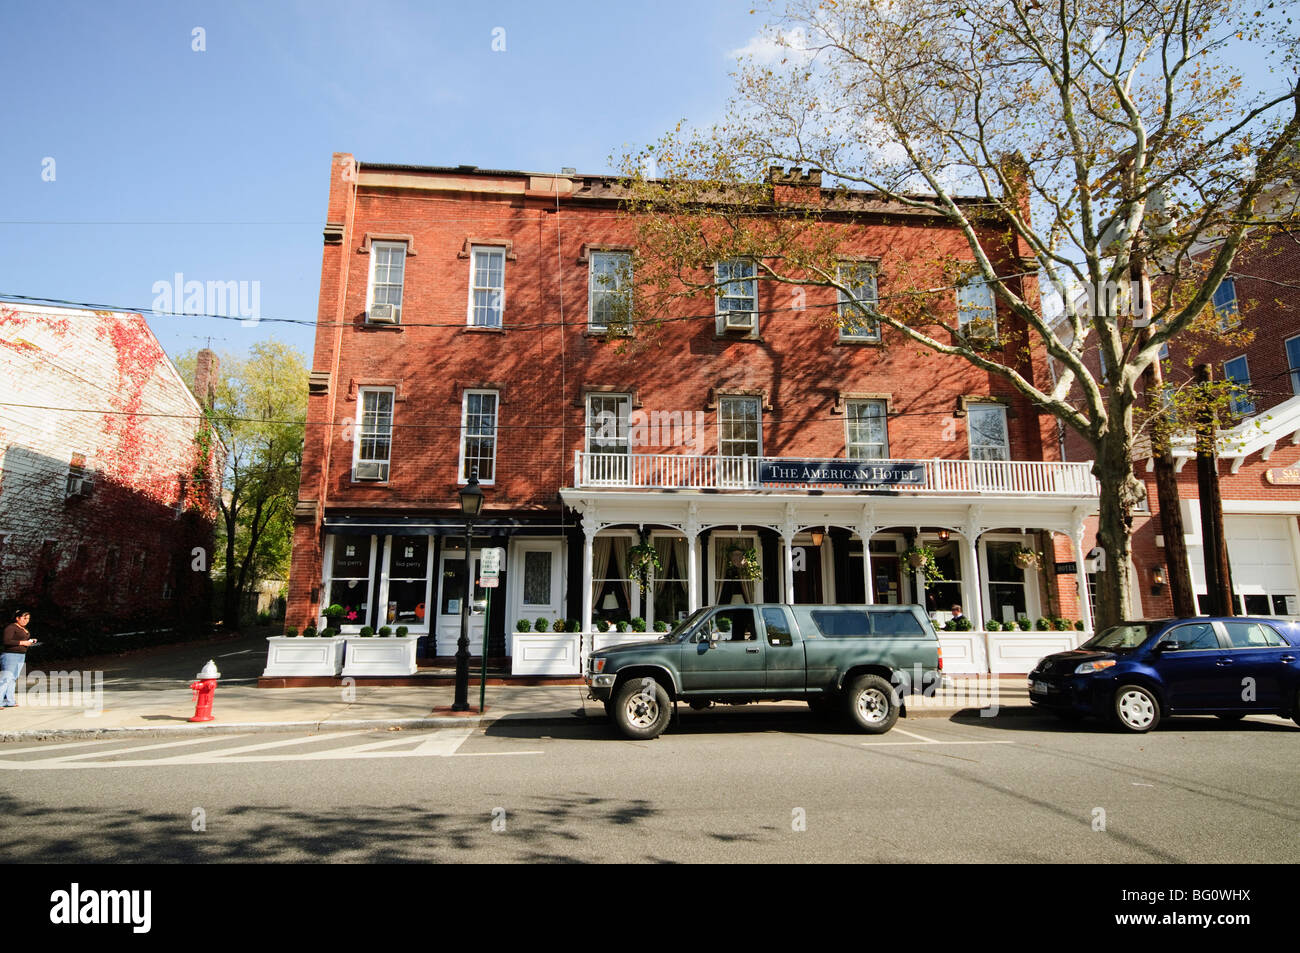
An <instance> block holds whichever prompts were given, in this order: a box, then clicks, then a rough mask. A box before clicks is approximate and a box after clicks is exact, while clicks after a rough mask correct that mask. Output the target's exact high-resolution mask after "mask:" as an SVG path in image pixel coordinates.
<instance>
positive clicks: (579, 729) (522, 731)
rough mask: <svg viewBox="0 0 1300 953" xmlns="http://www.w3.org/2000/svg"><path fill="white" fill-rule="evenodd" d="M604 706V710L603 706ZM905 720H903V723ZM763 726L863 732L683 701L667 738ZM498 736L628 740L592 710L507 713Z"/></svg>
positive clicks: (793, 713)
mask: <svg viewBox="0 0 1300 953" xmlns="http://www.w3.org/2000/svg"><path fill="white" fill-rule="evenodd" d="M597 711H599V709H597ZM903 723H904V720H902V719H900V721H899V724H903ZM763 731H784V732H789V733H790V734H800V735H806V734H827V735H861V736H862V737H864V738H865V737H869V736H868V735H867V734H866V732H861V731H858V730H857V729H856V728H854V727H853V726H852V725H850V724H849V722H848V720H847V719H824V718H821V717H819V716H817V715H814V714H813V713H812V712H810V711H806V710H799V709H794V710H789V709H787V710H778V711H773V710H772V709H770V708H769V709H766V710H763V709H762V708H755V707H754V706H753V705H735V706H732V705H724V706H721V707H714V708H710V709H708V710H706V711H692V710H691V709H690V708H688V707H686V706H685V705H683V706H681V708H680V710H679V714H678V717H677V718H676V719H674V720H673V721H671V722H669V725H668V730H667V731H665V732H664V734H663V735H662V736H661V737H670V736H673V735H679V736H681V735H685V736H692V735H699V736H703V735H736V734H753V733H755V732H763ZM484 733H485V734H486V735H487V736H488V737H493V738H516V739H537V738H563V739H565V740H570V741H628V740H630V739H628V738H624V737H623V735H621V734H620V733H619V731H618V729H617V728H616V727H614V724H613V722H611V721H610V720H609V718H607V717H606V716H605V713H604V712H603V711H600V713H599V714H597V713H596V712H594V711H592V710H591V709H590V708H589V709H587V715H586V717H583V718H574V719H573V720H572V721H571V722H569V721H551V722H538V721H527V720H524V719H519V720H515V719H511V718H509V717H505V718H502V719H500V720H498V721H494V722H492V723H491V724H490V725H488V727H487V728H486V729H485V732H484Z"/></svg>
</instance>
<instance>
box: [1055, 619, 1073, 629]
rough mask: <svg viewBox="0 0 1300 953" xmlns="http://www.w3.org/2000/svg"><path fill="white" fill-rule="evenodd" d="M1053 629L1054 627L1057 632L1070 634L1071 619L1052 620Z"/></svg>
mask: <svg viewBox="0 0 1300 953" xmlns="http://www.w3.org/2000/svg"><path fill="white" fill-rule="evenodd" d="M1052 627H1053V628H1054V629H1056V631H1057V632H1069V631H1070V620H1069V619H1061V618H1056V619H1053V620H1052Z"/></svg>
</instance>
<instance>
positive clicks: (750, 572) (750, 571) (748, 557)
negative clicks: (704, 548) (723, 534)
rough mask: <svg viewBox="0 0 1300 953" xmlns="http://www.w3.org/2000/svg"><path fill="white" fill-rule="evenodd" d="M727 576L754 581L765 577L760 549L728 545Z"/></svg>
mask: <svg viewBox="0 0 1300 953" xmlns="http://www.w3.org/2000/svg"><path fill="white" fill-rule="evenodd" d="M727 577H728V578H730V579H743V580H745V581H747V582H753V581H754V580H757V579H762V578H763V564H762V563H761V562H760V561H759V559H758V550H756V549H754V548H752V547H749V548H747V547H744V546H735V545H732V546H728V547H727Z"/></svg>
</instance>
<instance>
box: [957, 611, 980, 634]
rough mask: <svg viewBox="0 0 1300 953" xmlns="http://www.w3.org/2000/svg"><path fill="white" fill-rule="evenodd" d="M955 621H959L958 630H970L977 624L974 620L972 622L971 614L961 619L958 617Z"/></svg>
mask: <svg viewBox="0 0 1300 953" xmlns="http://www.w3.org/2000/svg"><path fill="white" fill-rule="evenodd" d="M955 621H956V623H957V631H958V632H969V631H971V628H972V627H973V626H974V625H975V623H974V622H971V620H970V616H965V615H964V616H962V617H961V618H960V619H957V620H955Z"/></svg>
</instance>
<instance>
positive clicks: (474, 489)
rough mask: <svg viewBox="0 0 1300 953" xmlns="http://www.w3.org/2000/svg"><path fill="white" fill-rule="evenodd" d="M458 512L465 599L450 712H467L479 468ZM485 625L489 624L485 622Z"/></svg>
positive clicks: (480, 500) (466, 487)
mask: <svg viewBox="0 0 1300 953" xmlns="http://www.w3.org/2000/svg"><path fill="white" fill-rule="evenodd" d="M458 492H459V494H460V512H461V515H463V516H464V517H465V596H464V598H463V599H462V601H461V605H460V639H459V640H457V642H456V698H455V701H453V702H452V705H451V710H452V711H469V616H470V613H471V612H472V611H473V609H474V564H473V562H472V561H471V560H472V558H473V555H474V520H475V518H477V517H478V515H479V513H481V512H482V511H483V489H482V488H481V487H480V486H479V485H478V468H475V470H474V472H473V474H471V476H470V478H469V482H468V483H466V484H465V485H464V486H463V487H461V488H460V490H459V491H458ZM483 624H484V625H487V624H488V620H487V619H484V620H483Z"/></svg>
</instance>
